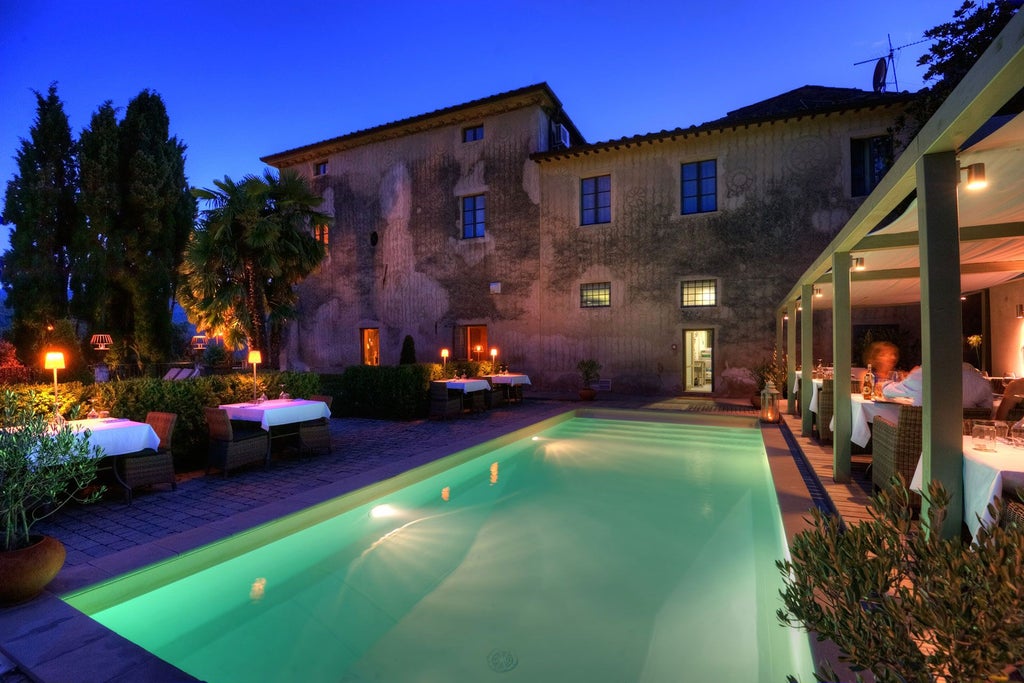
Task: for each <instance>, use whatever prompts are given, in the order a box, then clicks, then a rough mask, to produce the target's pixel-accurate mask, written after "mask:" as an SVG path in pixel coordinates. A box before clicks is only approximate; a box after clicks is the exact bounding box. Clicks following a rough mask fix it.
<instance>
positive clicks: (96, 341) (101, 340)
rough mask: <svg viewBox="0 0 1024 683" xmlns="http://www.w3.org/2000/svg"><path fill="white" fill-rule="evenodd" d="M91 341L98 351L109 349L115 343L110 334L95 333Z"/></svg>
mask: <svg viewBox="0 0 1024 683" xmlns="http://www.w3.org/2000/svg"><path fill="white" fill-rule="evenodd" d="M89 343H90V344H91V345H92V348H94V349H96V350H97V351H109V350H110V345H111V344H113V343H114V340H113V339H111V338H110V335H109V334H94V335H92V339H90V340H89Z"/></svg>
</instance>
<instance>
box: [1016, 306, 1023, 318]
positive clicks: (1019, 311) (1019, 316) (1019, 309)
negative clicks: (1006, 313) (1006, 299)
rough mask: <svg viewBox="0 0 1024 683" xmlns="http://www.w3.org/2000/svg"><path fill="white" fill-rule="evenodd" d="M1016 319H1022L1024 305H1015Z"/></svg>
mask: <svg viewBox="0 0 1024 683" xmlns="http://www.w3.org/2000/svg"><path fill="white" fill-rule="evenodd" d="M1017 318H1018V319H1020V318H1024V304H1017Z"/></svg>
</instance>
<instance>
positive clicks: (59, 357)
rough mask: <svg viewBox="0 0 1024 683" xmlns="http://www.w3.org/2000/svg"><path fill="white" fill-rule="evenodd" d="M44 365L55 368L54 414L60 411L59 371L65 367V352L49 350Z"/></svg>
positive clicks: (48, 368) (50, 368)
mask: <svg viewBox="0 0 1024 683" xmlns="http://www.w3.org/2000/svg"><path fill="white" fill-rule="evenodd" d="M43 367H44V368H45V369H47V370H53V412H54V414H59V413H60V408H59V403H58V402H57V371H58V370H63V369H64V367H65V366H64V354H63V353H61V352H60V351H47V352H46V358H45V359H44V360H43Z"/></svg>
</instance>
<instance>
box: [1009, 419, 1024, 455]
mask: <svg viewBox="0 0 1024 683" xmlns="http://www.w3.org/2000/svg"><path fill="white" fill-rule="evenodd" d="M1010 443H1011V444H1013V446H1014V447H1015V448H1024V417H1022V418H1021V419H1019V420H1017V421H1016V422H1014V423H1013V426H1012V427H1010Z"/></svg>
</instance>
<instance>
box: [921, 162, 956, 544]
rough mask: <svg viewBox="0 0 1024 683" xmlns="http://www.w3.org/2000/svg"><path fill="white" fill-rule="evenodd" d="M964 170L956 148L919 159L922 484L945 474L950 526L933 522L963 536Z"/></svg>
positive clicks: (947, 535) (944, 532)
mask: <svg viewBox="0 0 1024 683" xmlns="http://www.w3.org/2000/svg"><path fill="white" fill-rule="evenodd" d="M959 175H960V170H959V165H958V163H957V159H956V153H955V152H940V153H935V154H926V155H924V156H922V157H921V159H920V160H918V162H917V197H918V204H917V215H918V222H919V226H920V227H919V234H920V242H919V249H920V254H921V349H922V371H923V378H922V379H923V383H924V392H923V397H922V402H923V404H924V412H923V425H922V430H923V431H922V448H923V450H924V454H923V456H922V457H923V461H922V475H923V476H922V486H923V489H924V492H925V493H926V494H927V491H928V483H929V482H931V481H932V480H938V481H939V482H941V483H942V485H943V486H944V487H945V489H946V491H947V492H948V493H949V494H950V504H949V508H948V509H947V510H946V519H945V521H944V522H943V525H942V528H941V529H934V530H929V531H930V532H932V531H937V532H938V533H940V534H941V535H942V537H943V538H954V537H957V536H959V535H960V525H961V523H962V522H963V483H964V476H963V475H964V471H963V457H964V456H963V431H962V426H961V425H962V424H963V399H962V396H963V375H962V370H961V366H962V363H963V352H962V346H961V338H960V337H961V330H962V329H963V314H962V311H961V304H960V232H959V225H958V222H959V221H958V219H957V195H956V192H957V181H958V180H959ZM907 484H908V485H909V484H910V482H907ZM921 519H928V501H927V500H925V501H924V502H923V503H922V508H921Z"/></svg>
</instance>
